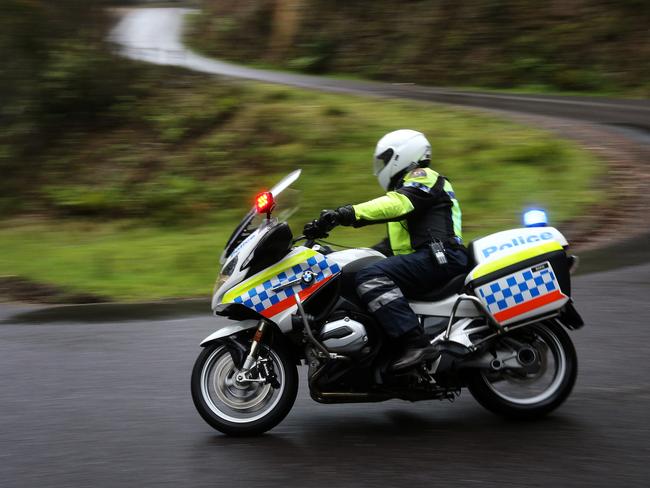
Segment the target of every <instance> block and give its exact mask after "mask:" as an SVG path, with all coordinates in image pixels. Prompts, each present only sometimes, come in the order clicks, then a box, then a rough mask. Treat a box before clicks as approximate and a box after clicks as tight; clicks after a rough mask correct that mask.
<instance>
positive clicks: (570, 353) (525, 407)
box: [467, 322, 578, 420]
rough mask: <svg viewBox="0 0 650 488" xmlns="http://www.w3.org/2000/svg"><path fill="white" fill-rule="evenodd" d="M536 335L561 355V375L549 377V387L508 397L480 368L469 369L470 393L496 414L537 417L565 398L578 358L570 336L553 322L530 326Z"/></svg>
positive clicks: (522, 417) (569, 391)
mask: <svg viewBox="0 0 650 488" xmlns="http://www.w3.org/2000/svg"><path fill="white" fill-rule="evenodd" d="M530 327H531V328H532V329H533V330H534V331H536V333H537V334H539V335H543V336H546V338H547V340H548V341H550V342H551V343H552V344H553V346H554V347H555V348H556V349H557V350H556V351H553V353H554V354H555V355H556V356H555V357H556V360H557V358H558V357H559V358H561V361H560V363H561V369H560V372H561V375H560V377H558V378H555V377H554V379H553V384H552V385H551V386H553V385H555V386H554V387H553V390H552V391H551V388H549V389H548V390H547V391H545V392H543V393H542V394H539V395H537V396H536V397H533V398H524V399H518V398H511V397H508V396H507V395H504V394H501V393H499V392H498V391H497V390H496V389H495V388H494V387H493V386H491V384H492V383H491V382H490V380H489V379H488V378H487V375H486V373H485V372H484V371H482V370H472V371H471V372H470V373H469V374H468V375H467V383H468V388H469V391H470V392H471V394H472V396H473V397H474V398H475V399H476V401H478V402H479V403H480V404H481V405H482V406H483V407H485V408H486V409H488V410H490V411H491V412H493V413H496V414H497V415H501V416H504V417H507V418H512V419H521V420H532V419H536V418H540V417H542V416H544V415H547V414H548V413H550V412H552V411H553V410H555V409H556V408H558V407H559V406H560V405H561V404H562V403H564V401H565V400H566V399H567V398H568V396H569V394H570V393H571V391H572V389H573V386H574V384H575V381H576V376H577V373H578V359H577V355H576V351H575V347H574V346H573V343H572V342H571V338H570V337H569V335H568V334H567V333H566V331H565V330H564V328H563V327H562V326H561V325H559V324H557V323H556V322H543V323H538V324H534V325H531V326H530Z"/></svg>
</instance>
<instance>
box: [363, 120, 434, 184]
mask: <svg viewBox="0 0 650 488" xmlns="http://www.w3.org/2000/svg"><path fill="white" fill-rule="evenodd" d="M430 160H431V144H429V141H427V138H426V137H424V134H422V133H421V132H417V131H415V130H410V129H401V130H396V131H393V132H389V133H388V134H386V135H385V136H384V137H382V138H381V139H379V142H378V143H377V147H376V148H375V159H374V168H375V176H376V177H377V179H378V180H379V184H380V185H381V187H382V188H383V189H384V190H388V188H389V187H390V186H391V183H392V184H394V183H395V182H393V179H394V178H395V176H396V175H399V174H400V173H402V172H404V171H406V170H409V169H414V168H417V167H420V166H427V165H428V164H429V161H430Z"/></svg>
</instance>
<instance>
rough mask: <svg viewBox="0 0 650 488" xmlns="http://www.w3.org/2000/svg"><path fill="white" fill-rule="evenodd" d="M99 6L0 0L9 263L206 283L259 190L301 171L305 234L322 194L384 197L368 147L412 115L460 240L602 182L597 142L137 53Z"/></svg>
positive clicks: (110, 278)
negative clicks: (122, 51)
mask: <svg viewBox="0 0 650 488" xmlns="http://www.w3.org/2000/svg"><path fill="white" fill-rule="evenodd" d="M248 4H249V5H253V3H248ZM238 5H239V4H236V3H233V6H234V7H233V8H239V6H238ZM101 6H103V2H101V1H93V2H88V1H82V0H61V1H60V2H56V6H54V5H53V2H45V1H39V0H29V1H28V0H5V2H4V3H3V5H2V14H3V15H2V17H1V18H0V24H1V25H0V27H2V29H0V53H1V54H2V56H3V60H6V62H4V63H3V64H2V65H0V76H1V77H2V78H1V80H0V82H1V86H2V87H3V92H2V97H3V100H2V103H1V104H0V111H1V112H0V114H1V115H0V117H1V121H2V123H3V131H2V133H1V134H0V171H1V175H2V178H0V217H2V219H3V220H2V228H0V275H4V274H17V275H21V276H25V277H28V278H31V279H34V280H37V281H40V282H45V283H56V284H58V285H63V286H65V287H67V288H69V289H71V290H76V291H81V292H84V293H96V294H99V295H103V296H110V297H114V298H120V299H133V298H155V297H166V296H191V295H196V294H204V293H207V292H208V291H209V288H210V283H211V281H212V277H213V275H214V272H215V271H216V267H217V266H216V260H217V257H218V254H219V252H220V248H221V246H222V245H223V243H224V241H225V239H226V237H227V236H228V235H229V233H230V231H231V229H232V228H233V226H234V225H235V224H236V223H237V222H238V220H239V218H240V217H241V215H242V213H243V212H244V211H246V210H247V209H248V208H249V207H250V205H251V202H252V198H253V195H254V194H255V193H256V192H257V191H259V190H261V189H265V188H268V187H270V186H271V185H272V184H273V183H274V182H276V181H277V180H278V179H279V178H280V177H281V176H283V175H284V174H286V173H288V172H289V171H291V170H293V169H295V168H298V167H300V168H303V170H304V173H303V177H302V178H301V180H300V181H299V182H298V184H297V185H296V186H297V188H299V189H301V190H302V192H303V206H302V208H301V210H300V211H299V212H298V213H296V214H295V215H294V216H293V217H292V219H291V224H292V226H293V228H294V231H295V232H296V233H298V232H299V231H300V228H301V226H302V224H303V223H304V222H305V221H307V220H308V219H311V218H314V216H316V215H318V212H319V211H320V210H321V209H322V208H327V207H332V206H337V205H342V204H345V203H353V202H358V201H362V200H365V199H369V198H372V197H375V196H377V195H379V194H380V188H379V187H378V185H377V182H376V180H375V179H374V178H373V176H372V174H371V170H370V168H371V164H370V159H371V154H372V149H373V147H374V144H375V143H376V141H377V139H378V138H379V137H381V135H383V134H384V133H386V132H388V131H391V130H395V129H398V128H403V127H412V128H415V129H419V130H422V131H423V132H425V133H426V134H427V135H428V136H429V137H430V138H431V140H432V143H433V154H434V167H435V169H437V170H438V171H440V172H442V173H443V174H446V175H447V176H449V177H450V178H451V179H452V181H453V184H454V188H455V190H456V193H457V194H458V195H459V197H460V200H461V203H462V206H463V211H464V222H465V226H464V227H465V232H466V238H472V237H474V236H476V235H477V234H478V233H483V232H488V231H491V230H496V229H501V228H504V227H507V226H511V225H514V224H516V223H517V221H518V218H519V212H520V209H521V208H522V207H523V206H525V205H545V206H548V208H549V209H550V211H551V215H552V218H553V220H554V221H555V222H561V221H566V220H567V219H571V218H574V217H576V216H578V215H580V212H582V211H583V210H584V209H585V208H588V206H589V205H590V204H591V203H593V202H594V201H596V200H597V199H598V197H599V195H600V190H599V189H598V187H597V185H596V181H597V179H598V177H599V175H600V174H601V173H602V166H601V164H600V163H599V162H598V161H597V160H595V159H594V158H593V157H592V156H591V155H589V154H588V153H586V152H584V151H582V150H580V149H578V148H577V147H576V146H575V145H573V144H571V143H569V142H566V141H562V140H558V139H557V138H556V137H554V136H553V135H551V134H548V133H546V132H543V131H539V130H534V129H530V128H525V127H522V126H519V125H516V124H514V123H511V122H507V121H504V120H499V119H497V118H494V117H490V116H487V115H480V114H477V113H473V112H470V111H465V110H460V109H450V108H446V107H443V106H439V105H433V104H423V103H416V102H406V101H389V100H383V99H382V100H377V99H371V98H358V97H353V96H344V95H331V94H320V93H315V92H310V91H306V90H298V89H290V88H284V87H279V86H267V85H261V84H253V83H239V84H235V83H227V82H225V81H219V80H218V79H216V78H213V77H208V76H204V75H198V74H192V73H187V72H185V71H181V70H177V69H172V68H163V67H156V66H147V65H144V64H136V63H132V62H130V61H127V60H125V59H123V58H119V57H117V56H116V55H115V54H113V53H112V50H111V46H110V45H107V43H106V42H105V41H104V36H105V35H106V32H107V31H108V22H109V21H110V20H111V19H110V18H107V17H106V14H105V12H104V11H102V10H100V9H99V7H101ZM258 21H259V22H262V21H263V19H262V16H260V18H259V19H258ZM319 45H320V44H318V45H312V47H310V49H316V50H318V49H319V48H318V46H319ZM314 46H316V47H314ZM308 61H309V60H305V61H304V64H305V68H304V69H307V68H306V66H307V65H312V66H311V68H309V69H313V70H318V69H320V68H318V67H317V66H314V65H313V63H312V61H309V62H308ZM383 233H384V228H383V226H371V227H368V228H364V229H358V230H352V229H337V230H336V231H335V232H334V233H333V235H332V239H333V240H335V241H337V242H340V243H342V244H347V245H363V244H365V245H368V244H371V243H373V241H376V240H379V238H380V237H381V235H382V234H383Z"/></svg>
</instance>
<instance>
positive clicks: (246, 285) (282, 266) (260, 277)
mask: <svg viewBox="0 0 650 488" xmlns="http://www.w3.org/2000/svg"><path fill="white" fill-rule="evenodd" d="M317 254H318V253H317V252H316V251H314V250H312V249H307V250H305V251H302V252H300V253H298V254H295V255H293V256H290V257H289V258H286V259H284V260H282V261H280V262H279V263H277V264H275V265H273V266H271V267H270V268H267V269H265V270H264V271H263V272H261V273H259V274H257V275H255V276H252V277H250V278H249V279H247V280H246V281H244V282H242V283H240V284H239V285H237V286H236V287H235V288H233V289H232V290H230V291H228V293H226V294H225V295H224V296H223V299H222V301H221V303H230V302H232V301H233V300H234V299H235V297H237V296H239V295H241V294H242V293H244V292H246V291H247V290H250V289H251V288H255V287H256V286H259V285H261V284H262V283H264V282H265V281H267V280H269V279H271V278H273V277H275V276H277V275H278V274H280V273H281V272H282V271H285V270H287V269H289V268H291V267H292V266H295V265H297V264H300V263H302V262H304V261H307V260H308V259H309V258H310V257H312V256H316V255H317Z"/></svg>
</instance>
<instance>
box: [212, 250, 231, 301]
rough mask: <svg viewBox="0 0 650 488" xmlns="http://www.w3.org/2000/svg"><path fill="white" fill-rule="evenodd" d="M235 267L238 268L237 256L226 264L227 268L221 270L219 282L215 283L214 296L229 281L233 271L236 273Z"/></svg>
mask: <svg viewBox="0 0 650 488" xmlns="http://www.w3.org/2000/svg"><path fill="white" fill-rule="evenodd" d="M235 266H237V256H234V257H233V258H231V259H230V260H229V261H228V262H227V263H226V264H225V266H224V267H223V268H221V272H220V273H219V276H218V277H217V281H216V282H215V283H214V289H213V290H212V294H213V295H214V293H215V292H216V291H217V290H218V289H219V288H221V286H222V285H223V284H224V283H225V282H226V281H227V280H228V278H230V276H231V275H232V273H233V271H235Z"/></svg>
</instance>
